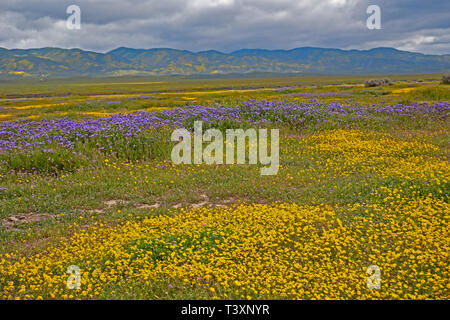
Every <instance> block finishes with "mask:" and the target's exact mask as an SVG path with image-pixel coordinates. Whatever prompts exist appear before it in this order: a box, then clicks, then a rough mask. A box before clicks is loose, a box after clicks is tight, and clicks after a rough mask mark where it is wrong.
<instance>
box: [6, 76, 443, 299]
mask: <svg viewBox="0 0 450 320" xmlns="http://www.w3.org/2000/svg"><path fill="white" fill-rule="evenodd" d="M437 78H438V76H436V75H424V76H397V77H392V79H393V80H395V83H394V85H392V86H384V87H376V88H365V87H364V85H363V83H364V80H365V79H364V78H356V77H347V78H338V77H335V78H333V77H328V78H325V77H324V78H320V77H318V78H312V77H311V78H308V77H304V78H282V79H281V78H280V79H279V78H266V79H237V80H236V79H234V80H224V79H222V80H217V79H216V80H204V81H202V80H176V81H175V80H173V79H170V78H167V79H166V78H164V79H159V80H158V79H149V80H148V81H143V80H142V79H131V80H123V79H122V80H120V81H118V80H114V81H111V80H108V81H107V80H95V81H94V80H90V82H86V83H83V82H79V83H77V82H64V81H62V82H61V83H55V84H51V83H49V84H48V83H39V84H27V85H26V86H25V85H24V84H20V85H19V84H17V85H14V84H8V85H4V86H1V87H0V222H1V224H0V243H1V246H0V298H1V299H449V298H450V295H449V292H450V283H449V253H450V230H449V217H450V205H449V199H448V196H449V181H450V174H449V172H450V164H449V142H450V140H449V133H450V127H449V123H450V122H449V115H450V87H449V86H448V85H444V84H440V83H439V81H437V80H436V79H437ZM199 120H200V121H203V123H204V125H205V126H207V127H208V128H217V129H220V130H226V129H228V128H243V129H247V128H277V129H279V130H280V141H279V145H280V168H279V171H278V173H277V174H276V175H272V176H261V175H260V170H259V169H260V167H259V165H249V164H244V165H225V164H224V165H206V164H201V165H187V164H183V165H175V164H174V163H173V162H172V161H171V158H170V154H171V150H172V148H173V146H174V143H173V142H171V139H170V136H171V133H172V132H173V130H174V129H176V128H186V129H188V130H192V129H193V123H194V121H199ZM73 265H75V266H77V267H79V269H80V272H81V281H80V288H79V289H70V288H69V287H68V286H67V279H68V277H69V275H70V274H69V273H68V272H67V269H68V267H69V266H73ZM370 266H377V267H378V268H379V270H380V284H381V286H380V287H379V288H375V289H374V288H369V287H368V286H367V279H368V278H369V277H370V276H371V274H369V273H367V272H366V271H367V269H368V267H370Z"/></svg>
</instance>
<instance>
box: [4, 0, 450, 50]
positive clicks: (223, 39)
mask: <svg viewBox="0 0 450 320" xmlns="http://www.w3.org/2000/svg"><path fill="white" fill-rule="evenodd" d="M70 4H77V5H79V6H80V8H81V22H82V28H81V30H69V29H67V28H66V25H65V20H66V18H67V16H68V15H67V14H66V8H67V6H69V5H70ZM370 4H377V5H379V6H380V7H381V15H382V29H381V30H368V29H367V28H366V19H367V17H368V15H367V14H366V9H367V6H368V5H370ZM449 35H450V2H449V1H446V0H428V1H419V0H370V1H369V0H294V1H292V0H190V1H186V0H76V1H75V0H73V1H72V0H63V1H61V0H39V1H34V0H32V1H30V0H2V1H1V3H0V46H1V47H6V48H31V47H44V46H54V47H64V48H75V47H77V48H82V49H87V50H94V51H102V52H104V51H108V50H110V49H113V48H116V47H119V46H127V47H134V48H153V47H171V48H178V49H187V50H193V51H201V50H209V49H216V50H221V51H225V52H229V51H233V50H236V49H240V48H268V49H289V48H294V47H300V46H320V47H337V48H343V49H367V48H372V47H377V46H390V47H395V48H398V49H403V50H410V51H418V52H423V53H433V54H450V36H449Z"/></svg>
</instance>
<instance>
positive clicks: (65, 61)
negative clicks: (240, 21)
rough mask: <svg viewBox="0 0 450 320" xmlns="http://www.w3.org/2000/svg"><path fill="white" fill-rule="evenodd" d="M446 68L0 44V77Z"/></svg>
mask: <svg viewBox="0 0 450 320" xmlns="http://www.w3.org/2000/svg"><path fill="white" fill-rule="evenodd" d="M449 71H450V54H448V55H426V54H421V53H414V52H408V51H400V50H397V49H393V48H374V49H370V50H341V49H328V48H314V47H302V48H296V49H292V50H265V49H241V50H238V51H234V52H231V53H223V52H219V51H215V50H210V51H201V52H191V51H187V50H176V49H166V48H157V49H132V48H125V47H120V48H117V49H114V50H112V51H109V52H106V53H99V52H93V51H85V50H81V49H62V48H38V49H5V48H0V78H22V77H31V78H47V77H77V76H92V77H98V76H121V75H198V74H199V75H211V74H231V73H237V74H243V73H253V72H270V73H296V74H318V75H320V74H327V75H351V74H374V75H375V74H408V73H410V74H413V73H446V72H449Z"/></svg>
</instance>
